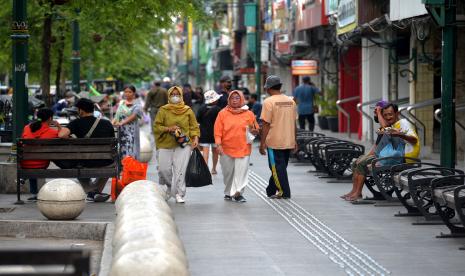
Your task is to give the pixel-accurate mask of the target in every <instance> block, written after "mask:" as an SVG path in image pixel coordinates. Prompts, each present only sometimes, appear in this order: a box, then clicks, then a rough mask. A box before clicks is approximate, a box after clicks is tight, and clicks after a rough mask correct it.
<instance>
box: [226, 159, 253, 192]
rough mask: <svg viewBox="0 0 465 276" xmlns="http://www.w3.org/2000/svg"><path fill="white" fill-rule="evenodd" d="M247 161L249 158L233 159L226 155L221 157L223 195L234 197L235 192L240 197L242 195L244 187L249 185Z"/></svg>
mask: <svg viewBox="0 0 465 276" xmlns="http://www.w3.org/2000/svg"><path fill="white" fill-rule="evenodd" d="M249 159H250V156H244V157H242V158H234V157H231V156H228V155H226V154H223V155H221V157H220V164H221V170H222V171H223V181H224V185H225V187H224V194H225V195H228V196H234V194H235V193H236V192H239V193H240V194H241V195H242V194H243V193H244V189H245V186H247V184H249Z"/></svg>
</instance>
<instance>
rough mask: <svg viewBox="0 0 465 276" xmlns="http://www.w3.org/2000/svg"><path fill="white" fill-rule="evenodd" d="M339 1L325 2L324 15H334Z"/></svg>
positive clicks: (327, 0)
mask: <svg viewBox="0 0 465 276" xmlns="http://www.w3.org/2000/svg"><path fill="white" fill-rule="evenodd" d="M338 4H339V0H325V14H326V15H330V14H335V13H337V7H338Z"/></svg>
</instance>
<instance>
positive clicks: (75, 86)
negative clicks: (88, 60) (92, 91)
mask: <svg viewBox="0 0 465 276" xmlns="http://www.w3.org/2000/svg"><path fill="white" fill-rule="evenodd" d="M76 13H77V14H79V10H77V11H76ZM71 24H72V26H71V27H72V32H73V43H72V54H71V55H72V56H71V62H72V64H73V65H72V90H73V91H74V92H76V93H79V92H81V85H80V80H81V77H80V70H81V53H80V46H79V22H78V20H77V19H75V20H73V22H72V23H71Z"/></svg>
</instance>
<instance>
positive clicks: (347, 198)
mask: <svg viewBox="0 0 465 276" xmlns="http://www.w3.org/2000/svg"><path fill="white" fill-rule="evenodd" d="M344 199H345V200H346V201H357V200H363V197H362V196H361V195H359V196H347V197H345V198H344Z"/></svg>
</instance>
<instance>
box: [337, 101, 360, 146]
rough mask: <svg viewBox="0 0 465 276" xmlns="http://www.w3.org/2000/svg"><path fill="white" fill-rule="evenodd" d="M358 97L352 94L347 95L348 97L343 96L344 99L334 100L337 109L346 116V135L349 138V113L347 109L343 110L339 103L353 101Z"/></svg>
mask: <svg viewBox="0 0 465 276" xmlns="http://www.w3.org/2000/svg"><path fill="white" fill-rule="evenodd" d="M359 99H360V96H353V97H349V98H345V99H341V100H337V101H336V107H337V109H338V110H339V111H340V112H341V113H342V114H344V116H346V117H347V135H348V136H349V138H350V133H351V132H350V114H349V112H347V110H345V109H344V108H342V106H341V104H343V103H348V102H351V101H355V100H359Z"/></svg>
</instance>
